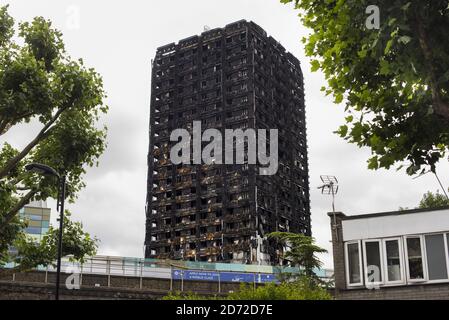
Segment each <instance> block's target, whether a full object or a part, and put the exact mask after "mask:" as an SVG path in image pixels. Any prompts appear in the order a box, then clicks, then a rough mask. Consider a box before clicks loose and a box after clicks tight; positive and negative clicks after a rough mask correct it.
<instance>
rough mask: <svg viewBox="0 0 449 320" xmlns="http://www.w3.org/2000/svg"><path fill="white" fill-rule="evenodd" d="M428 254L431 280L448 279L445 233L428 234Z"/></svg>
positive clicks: (426, 237)
mask: <svg viewBox="0 0 449 320" xmlns="http://www.w3.org/2000/svg"><path fill="white" fill-rule="evenodd" d="M425 239H426V256H427V270H428V272H429V281H432V280H447V278H448V275H447V262H446V251H447V250H446V244H445V240H444V235H443V234H432V235H426V236H425Z"/></svg>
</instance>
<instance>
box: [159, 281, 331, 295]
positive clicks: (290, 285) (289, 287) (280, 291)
mask: <svg viewBox="0 0 449 320" xmlns="http://www.w3.org/2000/svg"><path fill="white" fill-rule="evenodd" d="M330 299H331V295H330V294H329V293H328V291H327V290H326V289H325V288H323V287H322V286H320V285H318V284H317V283H316V282H315V281H314V279H311V278H309V277H307V276H301V277H300V278H299V279H298V280H296V281H294V282H282V283H281V284H274V283H269V284H266V285H262V286H258V287H257V288H254V286H253V285H249V284H241V286H240V290H238V291H237V292H233V293H230V294H228V295H227V296H225V297H220V296H201V295H197V294H192V293H190V294H182V293H180V292H177V293H170V294H169V295H167V296H166V297H164V300H330Z"/></svg>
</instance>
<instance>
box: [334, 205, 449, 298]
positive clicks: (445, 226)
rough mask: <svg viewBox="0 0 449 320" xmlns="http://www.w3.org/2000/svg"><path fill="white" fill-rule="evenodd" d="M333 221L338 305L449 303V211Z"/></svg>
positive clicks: (340, 215)
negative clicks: (394, 301)
mask: <svg viewBox="0 0 449 320" xmlns="http://www.w3.org/2000/svg"><path fill="white" fill-rule="evenodd" d="M329 217H330V219H331V226H332V244H333V256H334V274H335V287H336V296H337V299H449V247H448V245H449V207H443V208H435V209H415V210H404V211H394V212H383V213H374V214H365V215H356V216H346V215H344V214H343V213H341V212H337V213H335V214H334V213H329Z"/></svg>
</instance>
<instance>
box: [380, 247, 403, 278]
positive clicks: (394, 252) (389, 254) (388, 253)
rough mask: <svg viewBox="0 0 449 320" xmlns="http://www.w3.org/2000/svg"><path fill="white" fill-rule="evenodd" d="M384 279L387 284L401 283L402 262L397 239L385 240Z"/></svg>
mask: <svg viewBox="0 0 449 320" xmlns="http://www.w3.org/2000/svg"><path fill="white" fill-rule="evenodd" d="M384 252H385V277H386V279H385V280H386V282H387V283H402V282H403V281H404V277H403V275H402V270H403V262H402V250H401V246H400V242H399V239H385V240H384Z"/></svg>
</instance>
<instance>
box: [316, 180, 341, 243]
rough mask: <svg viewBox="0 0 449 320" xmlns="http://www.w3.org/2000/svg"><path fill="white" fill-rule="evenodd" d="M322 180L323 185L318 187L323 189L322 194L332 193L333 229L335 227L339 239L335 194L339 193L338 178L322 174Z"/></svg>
mask: <svg viewBox="0 0 449 320" xmlns="http://www.w3.org/2000/svg"><path fill="white" fill-rule="evenodd" d="M320 179H321V182H323V185H321V186H319V187H318V189H321V194H325V195H332V214H333V220H334V222H333V226H332V227H333V229H335V231H336V232H335V235H336V239H337V241H338V232H337V227H338V225H337V217H336V215H335V195H336V194H337V193H338V188H339V187H338V179H337V178H336V177H335V176H328V175H322V176H320Z"/></svg>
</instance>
